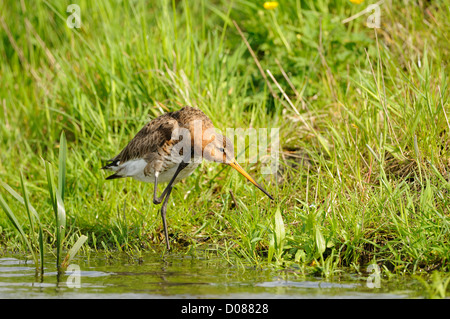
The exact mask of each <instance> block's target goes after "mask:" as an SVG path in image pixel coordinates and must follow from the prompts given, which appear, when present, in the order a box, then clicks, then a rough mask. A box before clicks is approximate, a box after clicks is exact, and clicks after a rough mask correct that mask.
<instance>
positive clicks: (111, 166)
mask: <svg viewBox="0 0 450 319" xmlns="http://www.w3.org/2000/svg"><path fill="white" fill-rule="evenodd" d="M110 162H111V163H109V164H106V165H105V166H103V167H102V169H107V170H112V171H115V170H117V168H118V166H119V163H120V161H119V160H110ZM124 177H125V176H121V175H118V174H117V173H115V174H113V175H110V176H108V177H107V178H106V179H107V180H110V179H116V178H124Z"/></svg>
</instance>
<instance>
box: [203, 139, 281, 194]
mask: <svg viewBox="0 0 450 319" xmlns="http://www.w3.org/2000/svg"><path fill="white" fill-rule="evenodd" d="M209 141H210V142H209V143H208V144H207V145H206V146H205V147H204V149H203V157H204V158H205V159H206V160H208V161H212V162H218V163H222V164H225V165H229V166H231V167H233V168H234V169H235V170H237V171H238V172H239V173H240V174H241V175H243V176H244V177H245V178H246V179H248V180H249V181H250V182H251V183H252V184H253V185H255V186H256V187H258V188H259V189H260V190H261V191H262V192H263V193H264V194H266V195H267V196H268V197H269V198H270V199H272V200H273V197H272V196H271V195H270V194H269V193H268V192H267V191H266V190H265V189H264V188H263V187H262V186H261V185H259V184H258V183H257V182H256V181H255V180H254V179H253V178H252V177H251V176H250V175H249V174H248V173H247V172H246V171H245V170H244V169H243V168H242V167H241V166H240V165H239V164H238V162H237V161H236V159H235V157H234V146H233V142H232V141H231V140H230V139H229V138H228V137H226V136H223V135H220V134H218V133H214V134H213V135H212V137H211V139H210V140H209Z"/></svg>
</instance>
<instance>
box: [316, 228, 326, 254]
mask: <svg viewBox="0 0 450 319" xmlns="http://www.w3.org/2000/svg"><path fill="white" fill-rule="evenodd" d="M316 246H317V251H318V252H319V253H320V254H323V253H324V252H325V248H326V242H325V238H324V237H323V235H322V232H321V231H320V229H319V228H318V227H317V228H316Z"/></svg>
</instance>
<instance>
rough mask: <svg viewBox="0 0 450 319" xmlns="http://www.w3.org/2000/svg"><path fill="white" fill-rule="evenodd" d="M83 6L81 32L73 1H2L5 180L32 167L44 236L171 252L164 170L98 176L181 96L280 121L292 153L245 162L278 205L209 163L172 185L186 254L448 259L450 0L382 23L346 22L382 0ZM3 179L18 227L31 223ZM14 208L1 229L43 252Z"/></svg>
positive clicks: (219, 119)
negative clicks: (147, 178) (265, 163)
mask: <svg viewBox="0 0 450 319" xmlns="http://www.w3.org/2000/svg"><path fill="white" fill-rule="evenodd" d="M77 3H78V4H79V5H80V8H81V21H82V27H81V29H70V28H68V27H67V25H66V19H67V17H68V16H69V13H66V7H65V4H63V3H62V2H57V1H35V2H32V3H28V2H27V3H25V2H23V3H21V2H11V1H10V2H3V3H2V4H1V5H0V12H1V20H0V30H1V32H0V35H1V37H0V57H1V62H0V76H1V78H2V80H1V82H2V85H1V86H0V147H1V150H2V152H0V180H2V181H3V182H4V183H6V184H8V185H10V186H11V187H12V188H13V189H14V190H15V191H16V192H21V191H23V192H25V190H24V189H22V187H21V175H20V172H22V173H23V177H24V179H25V181H24V182H25V183H24V184H26V187H27V188H28V192H27V193H28V196H29V197H30V198H29V202H30V203H33V205H34V207H35V209H36V211H38V212H40V215H39V219H40V225H41V226H40V227H42V234H43V241H44V244H45V245H46V247H48V248H50V249H54V248H57V247H64V249H68V248H69V247H72V246H74V245H75V246H76V247H77V246H78V245H76V241H77V240H78V239H79V238H84V237H81V236H82V235H84V236H87V245H85V246H84V247H83V248H82V249H86V250H89V249H91V250H94V251H95V250H107V251H109V252H111V255H114V252H116V251H125V252H128V253H130V254H139V253H140V252H141V251H142V250H152V249H153V250H159V249H163V247H164V239H163V235H162V225H161V224H162V223H161V220H160V215H159V208H160V207H159V206H154V205H152V203H151V198H152V191H153V186H152V185H147V184H143V183H140V182H137V181H133V180H116V181H105V177H106V174H105V172H103V171H101V170H100V167H101V166H102V163H103V162H104V161H105V160H107V159H109V158H111V157H112V156H113V155H115V154H116V153H118V151H120V150H121V148H122V147H124V146H125V145H126V143H127V141H129V139H130V138H132V137H133V136H134V134H136V133H137V131H138V130H139V129H140V128H141V127H142V126H143V125H144V124H145V123H146V122H147V121H149V120H150V119H152V118H154V117H156V116H158V115H160V114H162V113H164V112H166V111H171V110H177V109H179V108H180V107H181V105H185V104H188V105H191V106H196V107H199V108H200V109H202V110H203V111H204V112H205V113H206V114H207V115H208V116H210V118H211V119H212V121H213V122H214V123H215V125H216V126H217V127H218V128H220V129H221V130H223V131H225V128H227V127H234V128H248V127H254V128H280V146H281V153H280V166H281V167H280V170H279V172H278V173H277V174H275V175H262V174H260V170H261V164H260V163H256V164H248V165H243V166H244V168H246V169H247V170H248V171H249V172H250V173H251V174H252V175H253V176H254V177H256V179H257V180H258V181H259V182H261V183H262V184H263V185H265V187H266V188H267V189H268V190H269V191H270V193H272V194H273V195H274V196H275V198H276V200H275V201H273V202H270V201H269V200H268V199H267V198H266V197H264V195H263V194H262V193H261V192H260V191H259V190H257V189H256V188H255V187H253V185H251V184H250V183H248V182H246V181H245V180H244V179H243V178H242V176H240V175H238V174H237V173H236V172H233V171H231V170H230V169H229V168H225V169H223V168H222V167H220V166H219V164H215V163H203V164H202V165H201V167H199V169H198V170H197V171H196V172H195V173H194V174H193V176H191V177H190V178H189V179H187V180H185V181H184V182H182V183H180V184H179V185H177V186H176V189H175V191H174V192H173V193H172V199H171V201H170V202H169V205H168V214H167V218H168V225H169V232H170V233H171V234H172V241H173V242H172V244H171V245H172V247H173V248H174V252H173V253H176V254H186V253H193V254H195V252H196V251H197V249H208V250H212V251H216V252H217V253H218V254H221V255H222V256H223V257H224V258H227V259H228V260H230V261H231V260H235V259H231V258H230V256H231V255H233V256H235V255H237V256H239V258H241V260H242V261H245V262H250V263H252V264H255V265H274V266H277V267H278V266H289V265H292V264H298V265H300V266H301V267H309V268H308V269H313V271H317V272H319V273H321V274H323V275H325V276H327V275H329V274H332V273H333V272H334V271H335V270H336V269H338V268H340V267H351V268H352V269H354V270H356V271H363V270H364V269H365V267H366V266H367V264H368V263H373V262H376V263H378V264H379V265H380V266H382V269H383V271H385V272H389V273H420V272H421V271H426V272H431V271H433V270H440V271H443V272H447V271H449V270H450V268H449V265H450V264H449V256H450V245H449V240H450V216H449V214H450V213H449V207H450V197H449V196H448V192H449V189H450V179H449V177H450V175H449V174H450V171H449V169H448V167H449V164H450V153H449V151H450V145H449V140H450V139H449V134H450V124H449V116H450V106H449V80H448V74H449V66H448V61H449V58H450V52H449V51H450V50H449V47H448V45H445V44H446V43H448V41H449V38H450V33H449V30H450V25H449V21H450V19H449V14H450V12H449V11H448V3H447V2H446V1H433V2H427V1H409V2H405V3H401V4H400V3H397V2H394V1H392V3H391V1H386V3H385V4H383V5H382V7H381V12H382V16H381V28H380V29H378V30H374V29H370V28H367V27H366V26H365V20H366V17H367V15H365V16H363V17H360V18H358V19H356V20H354V21H351V22H349V23H347V24H342V20H344V19H345V18H347V17H349V16H351V15H353V14H356V13H357V12H359V11H361V10H363V9H365V8H366V6H367V5H368V4H369V2H363V3H362V4H360V5H355V4H352V3H350V2H349V1H328V0H321V1H308V0H292V1H280V5H279V7H278V8H277V9H276V10H274V11H267V10H265V9H264V8H263V3H264V1H245V0H234V1H219V0H217V1H207V0H201V1H197V2H196V5H192V4H189V3H190V2H188V1H178V0H177V1H175V0H173V1H162V0H161V1H149V2H147V3H145V2H137V1H136V2H135V1H131V2H130V3H128V2H120V3H119V2H113V1H111V2H110V1H101V2H98V3H97V2H92V1H78V2H77ZM233 21H236V22H237V24H238V26H239V27H240V29H241V30H242V32H243V35H244V37H245V38H246V40H248V43H249V45H250V46H251V48H252V50H253V51H254V52H255V56H256V58H257V59H258V61H259V63H260V64H261V67H262V70H263V71H264V74H265V77H264V76H263V75H262V74H261V72H260V70H259V69H258V67H257V65H256V63H255V60H254V58H253V57H252V55H251V54H250V52H249V49H248V47H247V45H246V43H245V42H244V40H243V39H242V37H241V35H240V34H239V32H238V30H237V29H236V27H235V25H234V23H233ZM266 70H270V73H271V74H273V77H274V78H275V79H276V80H277V82H278V83H279V86H280V87H281V88H282V89H283V91H284V92H285V94H286V95H287V97H288V99H289V101H288V100H287V99H286V97H285V96H284V95H283V94H282V92H280V91H279V89H278V86H277V85H276V83H274V81H273V80H272V79H271V77H270V76H269V73H268V72H267V71H266ZM61 132H65V134H66V137H67V161H66V163H65V165H64V166H65V167H66V172H65V181H64V182H62V183H63V184H59V183H58V190H59V192H57V193H56V194H59V195H56V194H53V196H52V197H51V198H52V199H51V200H49V199H48V198H49V197H48V184H49V181H50V180H51V178H50V177H49V178H47V173H46V169H45V166H44V165H43V162H42V158H43V159H45V160H46V161H48V162H50V163H54V164H56V163H57V162H58V154H59V149H60V148H61V147H63V145H62V144H61V143H60V142H59V141H60V140H59V137H60V135H61ZM247 155H248V154H247ZM47 172H48V170H47ZM64 184H65V185H66V187H65V188H62V187H61V185H64ZM230 191H232V194H234V197H235V199H236V203H235V202H234V200H233V198H232V195H231V193H230ZM61 192H62V193H61ZM2 194H3V195H4V198H5V201H4V202H5V203H7V204H8V205H9V206H10V208H11V211H14V212H18V213H16V214H15V215H16V219H17V224H18V225H20V227H21V228H22V231H23V233H24V234H31V233H33V232H35V231H36V225H34V226H33V225H31V224H30V222H28V218H27V213H26V211H23V205H22V204H21V203H19V202H18V201H15V200H14V199H12V198H10V197H8V196H7V192H6V193H5V192H2ZM58 196H60V197H61V200H64V208H65V213H66V221H65V222H66V227H64V229H63V230H62V229H61V231H60V232H59V235H58V232H55V212H54V209H55V203H56V204H57V201H58V198H59V197H58ZM2 201H3V200H2ZM175 203H176V205H175ZM236 204H237V205H236ZM57 206H58V205H56V208H57ZM19 212H23V213H19ZM28 216H29V214H28ZM56 216H58V215H56ZM14 223H16V221H13V223H11V221H10V219H8V218H7V216H6V214H0V234H1V237H0V245H1V246H2V248H3V249H6V250H15V251H18V252H22V253H23V252H27V251H28V253H30V252H29V250H30V249H32V247H27V246H23V245H22V244H21V243H20V239H19V238H20V237H19V236H20V234H18V233H17V231H16V228H17V227H16V228H14V226H13V224H14ZM33 236H35V235H33V234H31V235H30V237H33ZM22 237H23V236H22ZM33 238H34V237H33ZM36 238H37V237H36ZM58 238H59V239H58ZM58 240H59V242H63V243H64V245H63V246H61V245H60V244H57V243H58Z"/></svg>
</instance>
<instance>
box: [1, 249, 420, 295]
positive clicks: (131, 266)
mask: <svg viewBox="0 0 450 319" xmlns="http://www.w3.org/2000/svg"><path fill="white" fill-rule="evenodd" d="M47 260H50V261H51V258H47ZM73 264H74V265H75V266H76V267H73V269H72V271H68V272H66V273H64V274H61V275H58V273H57V271H56V267H55V265H54V262H53V263H51V262H50V263H47V264H46V265H45V274H44V276H40V275H39V276H38V275H36V271H35V267H34V265H33V264H32V263H30V262H25V261H23V260H22V259H20V258H16V257H3V258H0V298H173V297H176V298H317V297H319V298H408V297H417V296H420V292H419V291H418V290H416V289H414V288H417V287H416V286H414V285H410V284H407V285H405V284H403V286H402V284H399V283H398V282H397V283H390V282H385V281H383V285H382V288H381V289H369V288H367V286H366V285H365V279H364V277H361V276H358V275H355V274H353V275H349V274H348V275H340V276H339V277H336V278H333V279H332V280H324V279H323V278H316V277H314V276H300V275H299V274H298V273H296V271H295V270H289V271H286V270H284V271H276V270H270V269H254V268H251V267H248V268H244V267H235V266H232V265H230V264H229V263H227V262H226V261H224V260H223V259H221V258H219V257H217V258H210V259H208V258H193V257H190V256H165V257H164V258H162V257H161V256H159V255H156V254H148V255H145V256H143V257H142V258H140V259H137V260H133V259H130V258H114V259H111V258H108V257H107V256H105V255H101V254H98V255H92V254H90V255H89V256H81V257H78V259H76V260H74V261H73ZM69 269H70V267H69ZM411 287H413V289H411Z"/></svg>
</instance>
